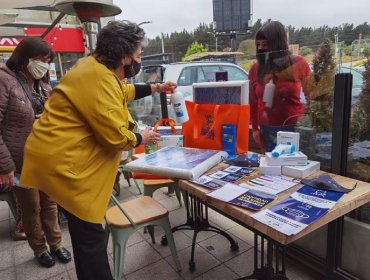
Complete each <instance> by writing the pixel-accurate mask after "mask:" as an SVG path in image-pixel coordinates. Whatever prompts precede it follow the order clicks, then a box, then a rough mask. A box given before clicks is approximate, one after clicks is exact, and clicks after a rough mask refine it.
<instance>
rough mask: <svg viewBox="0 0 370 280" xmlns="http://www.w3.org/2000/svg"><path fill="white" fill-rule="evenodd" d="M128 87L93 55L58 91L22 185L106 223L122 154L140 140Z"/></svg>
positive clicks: (37, 133)
mask: <svg viewBox="0 0 370 280" xmlns="http://www.w3.org/2000/svg"><path fill="white" fill-rule="evenodd" d="M134 97H135V88H134V86H133V85H128V84H124V83H123V82H121V81H120V80H119V79H118V77H117V76H116V75H115V74H114V73H113V72H112V71H111V70H109V69H108V68H107V67H106V66H104V65H103V64H101V63H99V62H97V61H96V59H95V58H94V57H92V56H89V57H85V58H82V59H80V60H79V61H78V62H77V63H76V65H75V66H74V67H73V68H72V69H71V70H70V71H69V72H68V73H67V74H66V75H65V76H64V77H63V78H62V79H61V81H60V83H59V84H58V85H57V86H56V88H54V89H53V91H52V93H51V95H50V98H49V100H48V101H47V103H46V105H45V111H44V113H43V114H42V116H41V118H40V119H39V120H38V121H36V122H35V124H34V126H33V129H32V132H31V134H30V136H29V137H28V139H27V142H26V146H25V155H24V164H23V169H22V175H21V181H20V185H22V186H28V187H31V188H37V189H40V190H42V191H44V192H45V193H47V194H48V195H49V196H50V197H51V198H52V199H54V200H55V201H56V202H57V203H58V204H59V205H60V206H62V207H63V208H65V209H66V210H67V211H69V212H71V213H72V214H74V215H75V216H77V217H79V218H80V219H82V220H84V221H88V222H91V223H102V221H103V218H104V214H105V211H106V209H107V205H108V202H109V198H110V195H111V193H112V187H113V184H114V179H115V176H116V173H117V168H118V165H119V161H120V155H121V151H122V150H129V149H131V148H133V147H134V146H135V145H136V143H137V139H136V136H135V134H134V133H133V132H131V130H132V129H133V127H134V122H133V119H132V117H131V115H130V113H129V111H128V109H127V101H129V100H133V99H134Z"/></svg>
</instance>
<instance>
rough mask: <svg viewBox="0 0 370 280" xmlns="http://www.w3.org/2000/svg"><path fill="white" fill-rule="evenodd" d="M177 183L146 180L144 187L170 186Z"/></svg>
mask: <svg viewBox="0 0 370 280" xmlns="http://www.w3.org/2000/svg"><path fill="white" fill-rule="evenodd" d="M173 183H175V181H173V180H170V179H145V180H144V187H158V186H160V185H164V187H165V186H167V185H170V184H173Z"/></svg>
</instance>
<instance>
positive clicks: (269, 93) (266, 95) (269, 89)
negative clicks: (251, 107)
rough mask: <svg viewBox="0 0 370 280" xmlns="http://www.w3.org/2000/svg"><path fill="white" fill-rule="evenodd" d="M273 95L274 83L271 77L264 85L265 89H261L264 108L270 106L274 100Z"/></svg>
mask: <svg viewBox="0 0 370 280" xmlns="http://www.w3.org/2000/svg"><path fill="white" fill-rule="evenodd" d="M274 95H275V84H274V82H273V81H272V79H271V80H270V81H269V82H268V83H267V84H266V85H265V90H264V91H263V101H264V102H265V107H266V108H271V107H272V103H273V101H274Z"/></svg>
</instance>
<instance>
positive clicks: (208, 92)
mask: <svg viewBox="0 0 370 280" xmlns="http://www.w3.org/2000/svg"><path fill="white" fill-rule="evenodd" d="M193 102H195V103H198V104H240V105H243V104H249V81H248V80H247V81H224V82H221V81H220V82H205V83H204V82H202V83H193Z"/></svg>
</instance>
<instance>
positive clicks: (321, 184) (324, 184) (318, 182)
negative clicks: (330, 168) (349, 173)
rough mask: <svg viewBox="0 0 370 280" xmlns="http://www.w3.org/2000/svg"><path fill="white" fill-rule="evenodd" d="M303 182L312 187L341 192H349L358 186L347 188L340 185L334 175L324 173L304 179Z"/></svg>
mask: <svg viewBox="0 0 370 280" xmlns="http://www.w3.org/2000/svg"><path fill="white" fill-rule="evenodd" d="M301 183H302V184H305V185H308V186H310V187H313V188H316V189H320V190H325V191H332V192H341V193H348V192H350V191H352V190H354V189H355V188H356V185H357V184H356V185H354V187H353V188H352V189H347V188H344V187H342V186H341V185H339V184H338V183H337V182H336V181H335V180H334V179H333V178H332V177H330V176H329V175H322V176H320V177H317V178H315V179H312V180H308V179H302V180H301Z"/></svg>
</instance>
